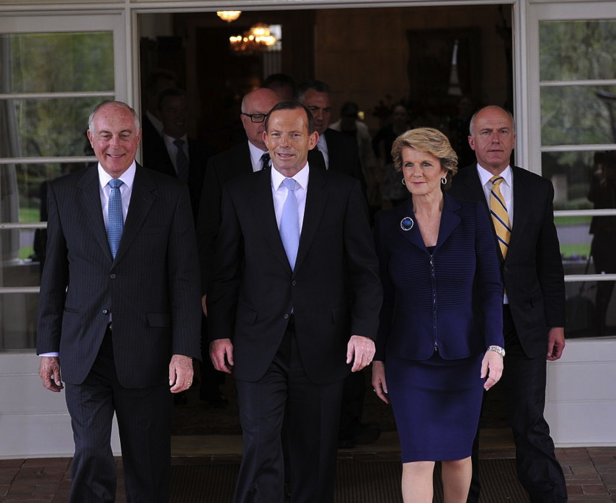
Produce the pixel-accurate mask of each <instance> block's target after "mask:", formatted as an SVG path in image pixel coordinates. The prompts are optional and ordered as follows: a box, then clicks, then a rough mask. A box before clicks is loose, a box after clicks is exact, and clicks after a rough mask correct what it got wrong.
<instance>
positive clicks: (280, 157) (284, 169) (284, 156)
mask: <svg viewBox="0 0 616 503" xmlns="http://www.w3.org/2000/svg"><path fill="white" fill-rule="evenodd" d="M318 139H319V135H318V134H317V133H316V132H314V133H312V134H309V133H308V118H307V117H306V111H305V110H304V109H303V108H295V109H293V110H276V111H275V112H272V114H271V115H270V117H269V121H268V129H267V130H266V131H265V132H264V133H263V141H264V142H265V144H266V145H267V149H268V150H269V154H270V157H271V159H272V165H273V166H274V168H275V169H276V171H278V172H279V173H281V174H283V175H284V176H286V177H291V176H294V175H295V174H296V173H298V172H299V171H301V170H302V168H303V167H304V166H305V165H306V163H307V162H308V151H309V150H312V149H313V148H314V146H315V145H316V144H317V141H318Z"/></svg>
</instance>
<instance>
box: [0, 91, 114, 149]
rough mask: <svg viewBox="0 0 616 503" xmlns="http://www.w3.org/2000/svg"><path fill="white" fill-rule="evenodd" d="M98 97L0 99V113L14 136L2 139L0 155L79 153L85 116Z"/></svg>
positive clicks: (83, 143)
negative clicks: (5, 139) (3, 114)
mask: <svg viewBox="0 0 616 503" xmlns="http://www.w3.org/2000/svg"><path fill="white" fill-rule="evenodd" d="M101 101H103V99H102V98H99V97H90V98H59V99H37V100H34V99H14V100H13V99H12V100H4V101H3V100H0V115H2V113H3V112H4V113H5V114H6V117H7V118H8V120H7V121H5V122H6V123H7V124H8V127H9V129H10V130H12V131H13V133H14V134H12V135H10V136H11V137H12V138H17V141H16V142H8V141H7V142H3V141H2V139H1V138H0V157H4V158H8V157H57V156H61V157H64V156H83V155H84V152H85V151H86V148H89V143H88V142H87V138H86V129H87V127H88V117H89V115H90V113H91V112H92V109H93V108H94V107H95V106H96V105H97V104H98V103H100V102H101Z"/></svg>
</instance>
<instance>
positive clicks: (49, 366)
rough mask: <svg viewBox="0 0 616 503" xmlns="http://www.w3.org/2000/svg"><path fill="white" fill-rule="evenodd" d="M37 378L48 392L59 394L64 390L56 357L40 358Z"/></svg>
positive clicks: (58, 359) (58, 360) (58, 361)
mask: <svg viewBox="0 0 616 503" xmlns="http://www.w3.org/2000/svg"><path fill="white" fill-rule="evenodd" d="M39 376H40V378H41V381H43V386H45V387H46V388H47V389H48V390H49V391H54V392H56V393H59V392H60V391H62V388H64V385H63V384H62V375H61V374H60V358H58V357H57V356H41V361H40V363H39Z"/></svg>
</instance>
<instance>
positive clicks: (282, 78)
mask: <svg viewBox="0 0 616 503" xmlns="http://www.w3.org/2000/svg"><path fill="white" fill-rule="evenodd" d="M271 85H275V86H276V85H277V86H280V87H290V88H291V89H292V90H293V94H295V81H294V80H293V79H292V78H291V77H289V76H288V75H287V74H286V73H272V74H271V75H270V76H269V77H267V78H266V79H265V80H264V81H263V84H261V87H268V88H269V87H270V86H271Z"/></svg>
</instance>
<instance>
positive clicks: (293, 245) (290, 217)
mask: <svg viewBox="0 0 616 503" xmlns="http://www.w3.org/2000/svg"><path fill="white" fill-rule="evenodd" d="M282 184H283V185H284V186H285V187H286V188H287V199H286V200H285V202H284V205H283V207H282V215H281V218H280V237H281V238H282V244H283V246H284V251H285V252H286V253H287V258H288V259H289V264H291V269H295V259H296V258H297V249H298V247H299V211H298V209H297V197H295V191H296V190H297V189H298V188H299V187H300V185H299V184H298V183H297V182H296V181H295V180H293V178H285V179H284V181H283V182H282Z"/></svg>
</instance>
